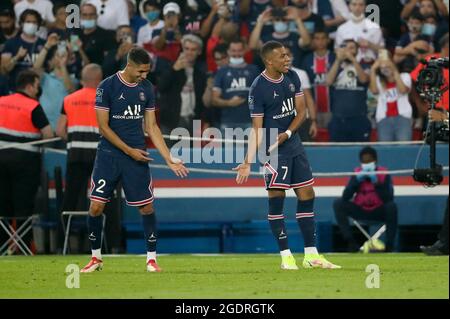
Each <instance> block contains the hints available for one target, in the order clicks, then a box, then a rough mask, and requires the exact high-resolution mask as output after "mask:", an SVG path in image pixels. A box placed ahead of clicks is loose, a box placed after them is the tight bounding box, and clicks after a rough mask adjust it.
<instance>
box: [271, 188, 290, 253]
mask: <svg viewBox="0 0 450 319" xmlns="http://www.w3.org/2000/svg"><path fill="white" fill-rule="evenodd" d="M283 204H284V197H274V198H269V216H268V220H269V224H270V229H272V234H273V236H274V237H275V239H276V240H277V243H278V247H279V249H280V251H283V250H286V249H289V245H288V239H287V233H286V227H285V225H284V215H283Z"/></svg>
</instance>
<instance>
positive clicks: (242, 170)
mask: <svg viewBox="0 0 450 319" xmlns="http://www.w3.org/2000/svg"><path fill="white" fill-rule="evenodd" d="M252 122H253V127H252V130H251V132H250V136H249V139H248V151H247V156H246V157H245V160H244V162H243V163H242V164H240V165H238V166H237V167H235V168H233V171H236V172H237V176H236V183H238V184H242V183H245V182H247V179H248V177H249V175H250V168H251V163H253V160H254V159H255V157H256V153H257V151H258V148H259V145H260V144H261V141H262V138H263V134H262V127H263V118H262V117H254V118H252Z"/></svg>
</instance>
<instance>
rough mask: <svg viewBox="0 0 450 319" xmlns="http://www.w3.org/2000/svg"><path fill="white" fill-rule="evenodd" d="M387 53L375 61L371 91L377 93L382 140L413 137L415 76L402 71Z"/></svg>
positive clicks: (408, 139)
mask: <svg viewBox="0 0 450 319" xmlns="http://www.w3.org/2000/svg"><path fill="white" fill-rule="evenodd" d="M384 55H385V56H384V57H383V58H382V57H380V58H379V59H378V60H377V61H375V63H374V64H373V65H372V68H371V71H370V87H369V89H370V91H371V92H372V93H373V94H375V95H378V105H377V111H376V121H377V131H378V140H379V141H383V142H384V141H410V140H411V139H412V107H411V104H410V103H409V92H410V90H411V85H412V80H411V76H410V75H409V73H406V72H404V73H400V72H399V71H398V69H397V67H396V66H395V64H394V63H393V62H392V61H391V60H390V59H389V58H388V57H387V52H385V54H384Z"/></svg>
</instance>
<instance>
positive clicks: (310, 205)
mask: <svg viewBox="0 0 450 319" xmlns="http://www.w3.org/2000/svg"><path fill="white" fill-rule="evenodd" d="M261 57H262V60H263V61H264V64H265V67H266V69H265V70H264V71H263V72H262V73H261V74H260V75H259V76H258V77H257V78H256V79H255V81H254V82H253V84H252V86H251V89H250V93H249V98H248V99H249V108H250V114H251V117H252V122H253V129H252V132H251V135H250V138H249V147H248V153H247V156H246V158H245V160H244V162H243V163H242V164H240V165H239V166H238V167H236V168H235V169H234V170H235V171H237V177H236V181H237V183H238V184H242V183H244V182H246V181H247V179H248V176H249V175H250V165H251V163H252V162H253V160H254V159H255V156H256V153H257V150H258V148H259V147H264V148H265V149H264V151H265V152H269V153H271V154H270V155H271V156H276V158H275V160H274V161H272V159H273V158H271V159H270V160H269V161H268V162H266V163H265V165H264V168H265V181H266V189H267V191H268V195H269V215H268V219H269V224H270V227H271V229H272V233H273V235H274V236H275V238H276V240H277V242H278V246H279V248H280V254H281V268H282V269H287V270H297V269H298V267H297V265H296V262H295V259H294V256H293V255H292V253H291V251H290V250H289V246H288V238H287V233H286V227H285V224H284V214H283V205H284V199H285V197H286V190H289V189H293V190H294V191H295V194H296V196H297V199H298V201H297V214H296V218H297V222H298V225H299V227H300V230H301V232H302V234H303V239H304V243H305V245H304V247H305V257H304V260H303V267H305V268H341V267H340V266H337V265H334V264H332V263H331V262H329V261H327V260H326V259H325V258H324V257H323V256H322V255H319V253H318V251H317V248H316V229H315V222H314V196H315V195H314V189H313V187H312V184H313V183H314V178H313V176H312V172H311V166H310V165H309V163H308V159H307V157H306V153H305V150H304V148H303V146H302V142H301V140H300V137H299V135H298V134H294V132H295V131H296V130H297V129H298V128H299V127H300V125H301V124H302V122H303V121H304V119H305V100H304V94H303V91H302V88H301V83H300V79H299V78H298V76H297V74H296V73H295V72H293V71H291V70H289V67H290V58H289V56H288V54H287V52H286V48H285V47H284V46H283V45H282V44H281V43H279V42H276V41H269V42H267V43H266V44H264V46H263V47H262V50H261ZM273 129H276V130H277V132H278V137H277V141H276V142H275V143H273V144H272V145H271V146H270V147H269V144H270V140H268V139H267V138H266V143H265V145H260V144H262V143H261V142H262V135H263V133H265V135H266V137H267V136H269V134H268V131H269V130H273ZM276 149H277V151H278V152H277V154H274V150H276ZM274 162H277V165H275V163H274ZM272 164H273V165H274V166H275V167H274V166H273V165H272Z"/></svg>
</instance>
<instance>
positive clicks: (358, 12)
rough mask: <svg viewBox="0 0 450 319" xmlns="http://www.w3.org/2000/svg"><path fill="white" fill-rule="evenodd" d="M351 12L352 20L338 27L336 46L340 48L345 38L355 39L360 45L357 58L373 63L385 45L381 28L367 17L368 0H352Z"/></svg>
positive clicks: (363, 61) (366, 62)
mask: <svg viewBox="0 0 450 319" xmlns="http://www.w3.org/2000/svg"><path fill="white" fill-rule="evenodd" d="M350 12H351V14H350V20H349V21H347V22H346V23H344V24H342V25H341V26H340V27H339V28H338V29H337V33H336V41H335V46H334V47H335V48H339V47H340V46H341V44H342V43H343V42H344V40H345V39H355V40H356V42H357V43H358V46H359V50H358V56H357V60H358V61H360V62H362V63H365V64H371V63H372V62H373V61H375V60H376V58H377V52H378V50H380V49H383V48H384V46H385V44H384V38H383V34H382V32H381V28H380V26H379V25H378V24H376V23H375V22H372V20H370V19H368V18H366V16H365V12H366V0H351V1H350Z"/></svg>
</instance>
